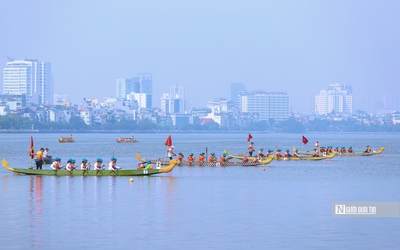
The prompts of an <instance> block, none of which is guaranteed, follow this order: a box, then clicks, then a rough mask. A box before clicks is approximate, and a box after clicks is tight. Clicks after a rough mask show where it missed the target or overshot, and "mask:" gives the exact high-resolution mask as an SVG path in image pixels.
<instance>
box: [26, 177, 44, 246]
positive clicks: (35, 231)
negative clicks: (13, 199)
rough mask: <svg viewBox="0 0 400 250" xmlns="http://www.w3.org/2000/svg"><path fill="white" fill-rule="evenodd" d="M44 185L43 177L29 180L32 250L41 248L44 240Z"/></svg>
mask: <svg viewBox="0 0 400 250" xmlns="http://www.w3.org/2000/svg"><path fill="white" fill-rule="evenodd" d="M42 189H43V183H42V177H41V176H33V177H30V179H29V214H30V217H31V218H30V220H29V221H30V223H29V228H30V231H31V235H30V237H29V239H30V245H31V247H32V248H40V246H41V245H42V244H43V240H42V237H43V235H42V214H43V204H42V202H43V193H42Z"/></svg>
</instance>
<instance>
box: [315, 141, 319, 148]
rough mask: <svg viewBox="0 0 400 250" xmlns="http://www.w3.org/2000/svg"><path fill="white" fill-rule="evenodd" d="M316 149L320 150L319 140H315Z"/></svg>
mask: <svg viewBox="0 0 400 250" xmlns="http://www.w3.org/2000/svg"><path fill="white" fill-rule="evenodd" d="M315 149H316V150H319V144H318V141H317V142H315Z"/></svg>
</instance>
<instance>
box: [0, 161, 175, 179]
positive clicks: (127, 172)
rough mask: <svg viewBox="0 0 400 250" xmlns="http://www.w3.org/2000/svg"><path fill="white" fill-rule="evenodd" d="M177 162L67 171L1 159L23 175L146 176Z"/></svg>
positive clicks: (157, 172)
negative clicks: (152, 166) (13, 164)
mask: <svg viewBox="0 0 400 250" xmlns="http://www.w3.org/2000/svg"><path fill="white" fill-rule="evenodd" d="M177 164H178V161H177V160H170V161H169V165H168V166H166V167H162V168H159V169H120V170H117V171H112V170H106V169H103V170H80V169H79V170H78V169H74V170H71V171H68V170H66V169H59V170H53V169H27V168H12V167H9V166H8V162H7V161H6V159H3V161H2V165H3V167H5V168H6V169H7V170H9V171H12V172H14V173H16V174H25V175H49V176H148V175H154V174H161V173H168V172H171V171H172V170H173V169H174V167H175V166H176V165H177Z"/></svg>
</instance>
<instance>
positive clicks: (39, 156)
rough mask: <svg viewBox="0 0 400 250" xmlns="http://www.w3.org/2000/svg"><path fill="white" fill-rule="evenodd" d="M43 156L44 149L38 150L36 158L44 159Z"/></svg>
mask: <svg viewBox="0 0 400 250" xmlns="http://www.w3.org/2000/svg"><path fill="white" fill-rule="evenodd" d="M42 158H43V152H42V150H39V151H37V152H36V159H42Z"/></svg>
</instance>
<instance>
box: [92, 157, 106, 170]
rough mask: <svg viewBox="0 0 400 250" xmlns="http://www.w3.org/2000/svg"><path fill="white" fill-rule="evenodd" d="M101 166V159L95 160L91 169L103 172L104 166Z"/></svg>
mask: <svg viewBox="0 0 400 250" xmlns="http://www.w3.org/2000/svg"><path fill="white" fill-rule="evenodd" d="M101 164H103V159H101V158H97V159H96V162H95V163H94V164H93V169H94V170H103V169H104V165H101Z"/></svg>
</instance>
